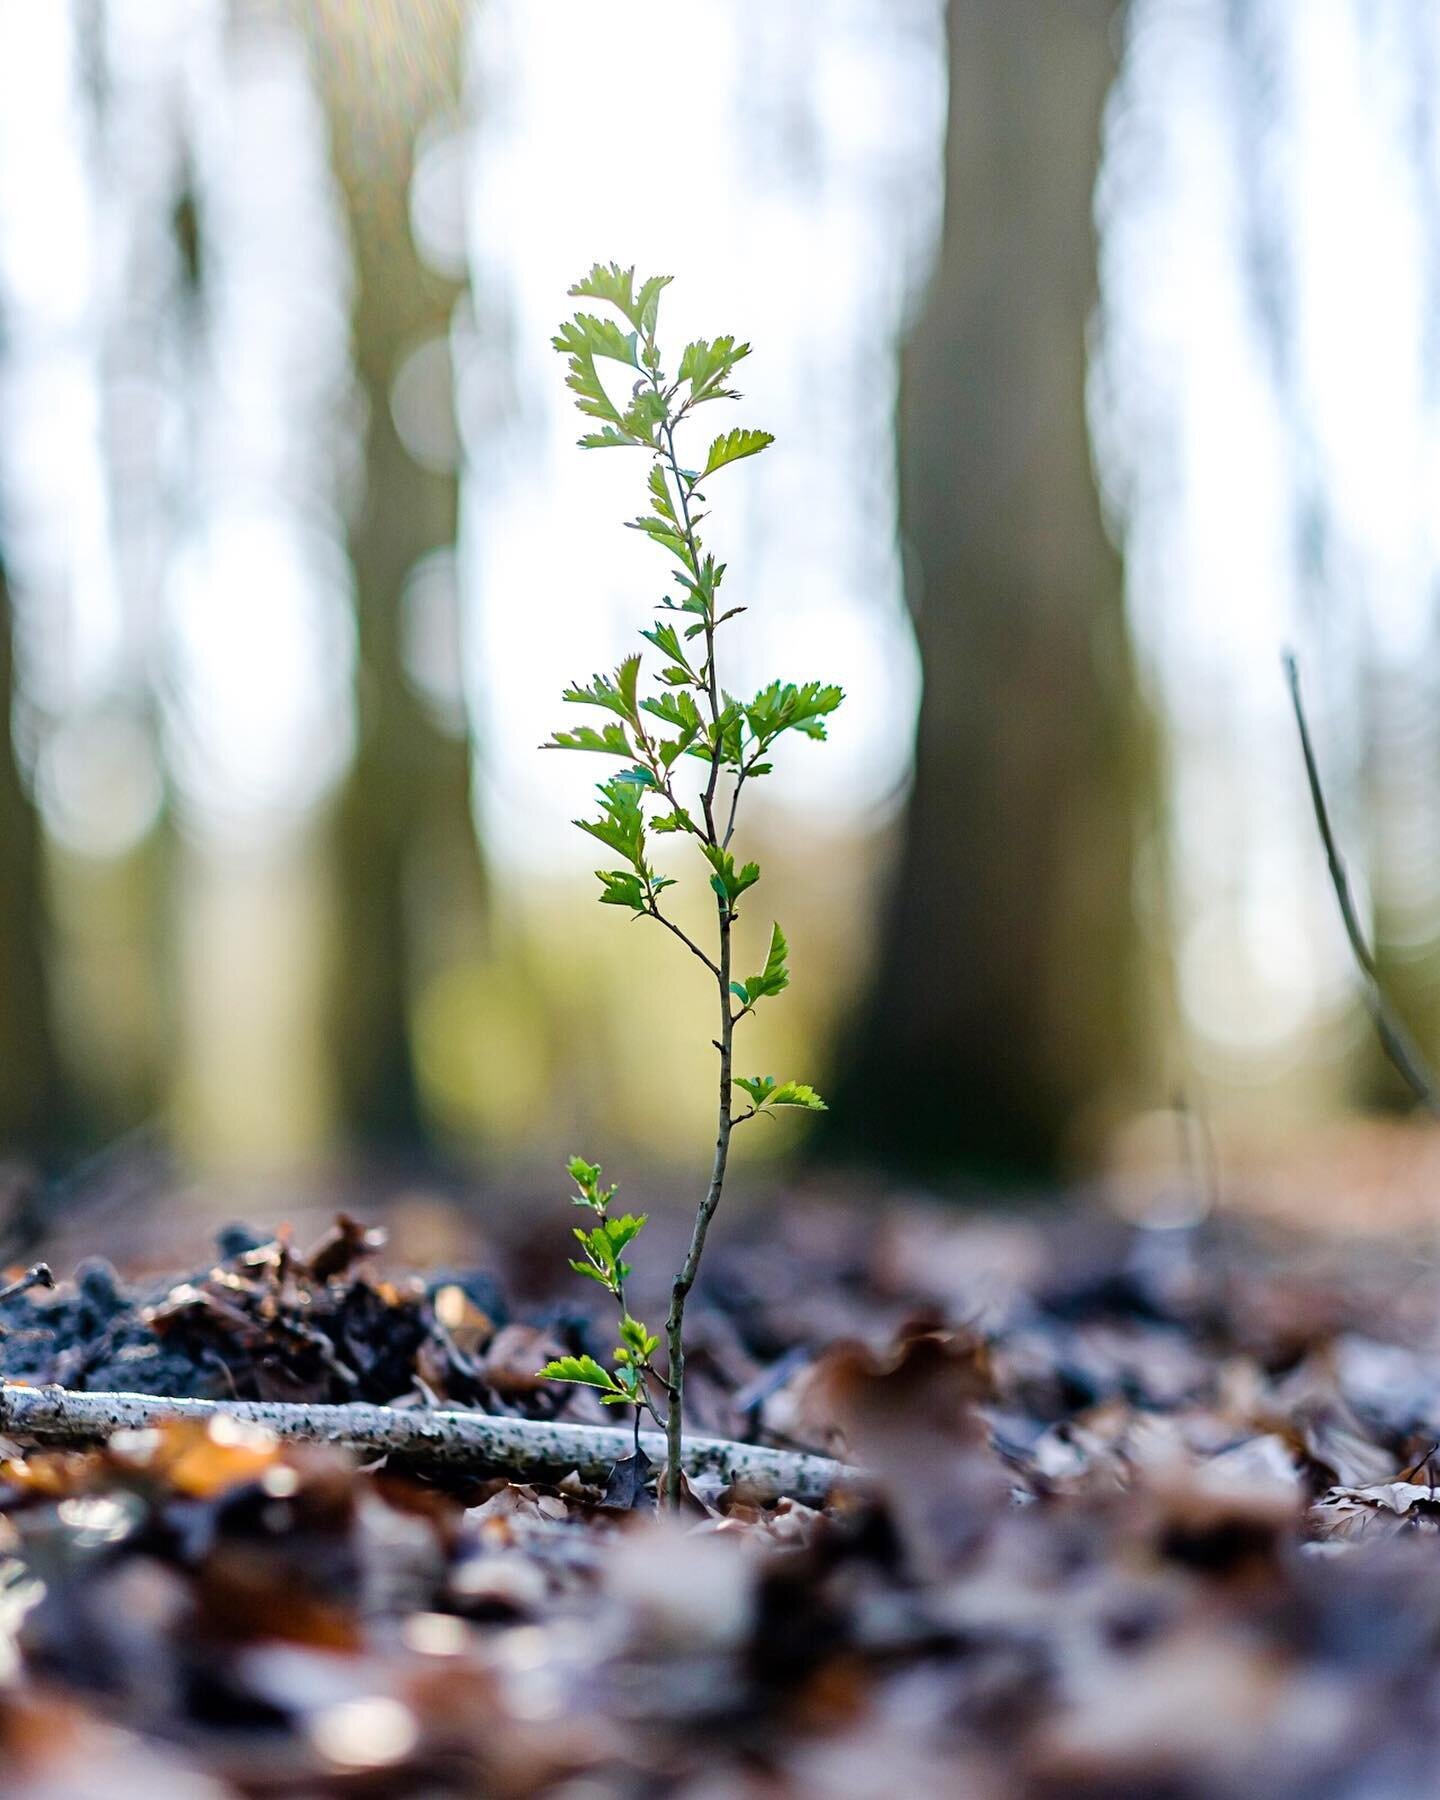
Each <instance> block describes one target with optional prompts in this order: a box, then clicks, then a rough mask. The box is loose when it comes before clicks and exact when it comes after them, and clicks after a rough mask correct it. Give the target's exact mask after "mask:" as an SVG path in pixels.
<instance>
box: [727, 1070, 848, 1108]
mask: <svg viewBox="0 0 1440 1800" xmlns="http://www.w3.org/2000/svg"><path fill="white" fill-rule="evenodd" d="M734 1085H735V1086H736V1087H738V1088H743V1089H744V1090H745V1092H746V1093H747V1094H748V1095H749V1096H750V1098H751V1100H752V1101H753V1102H754V1104H755V1110H756V1112H760V1111H761V1110H762V1109H763V1108H766V1107H773V1106H797V1107H801V1108H803V1110H804V1111H806V1112H827V1111H828V1110H829V1108H828V1107H827V1106H826V1105H825V1102H824V1101H823V1100H822V1099H821V1098H820V1096H819V1095H818V1094H817V1093H816V1092H815V1090H814V1088H812V1087H807V1086H806V1085H805V1083H804V1082H803V1081H782V1082H777V1081H776V1080H775V1077H774V1076H773V1075H751V1076H743V1075H737V1076H736V1078H735V1083H734Z"/></svg>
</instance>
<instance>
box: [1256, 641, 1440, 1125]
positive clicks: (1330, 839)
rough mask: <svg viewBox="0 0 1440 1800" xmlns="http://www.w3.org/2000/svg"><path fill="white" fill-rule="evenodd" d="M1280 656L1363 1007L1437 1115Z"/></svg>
mask: <svg viewBox="0 0 1440 1800" xmlns="http://www.w3.org/2000/svg"><path fill="white" fill-rule="evenodd" d="M1284 660H1285V679H1286V681H1287V683H1288V684H1289V688H1290V701H1291V704H1292V705H1293V707H1294V709H1295V724H1296V726H1297V727H1298V729H1299V732H1300V750H1301V753H1302V755H1303V756H1304V758H1305V776H1306V779H1307V780H1308V782H1309V784H1310V804H1311V806H1312V807H1313V808H1314V810H1315V823H1316V825H1317V826H1318V828H1319V831H1320V841H1321V842H1322V843H1323V844H1324V846H1325V859H1326V861H1327V863H1328V864H1329V867H1330V885H1331V886H1332V887H1333V888H1334V890H1335V899H1336V902H1337V903H1338V905H1339V907H1340V919H1341V923H1342V924H1343V925H1344V927H1345V936H1346V937H1347V938H1348V939H1349V941H1350V950H1351V954H1352V955H1353V956H1354V958H1355V961H1356V963H1357V965H1358V966H1359V969H1360V973H1361V974H1362V976H1363V977H1364V982H1365V1005H1366V1008H1367V1009H1368V1011H1369V1013H1370V1017H1371V1019H1372V1021H1373V1022H1374V1025H1375V1032H1376V1035H1377V1036H1378V1038H1379V1039H1380V1044H1381V1048H1382V1049H1383V1050H1384V1052H1385V1054H1386V1055H1387V1056H1388V1057H1389V1058H1390V1061H1391V1063H1392V1064H1393V1065H1394V1067H1395V1070H1396V1072H1397V1073H1398V1074H1399V1076H1400V1079H1401V1080H1402V1081H1403V1082H1404V1083H1405V1085H1406V1087H1408V1088H1409V1090H1410V1092H1411V1093H1412V1094H1413V1095H1414V1096H1415V1098H1416V1099H1417V1100H1418V1101H1419V1102H1420V1104H1421V1105H1422V1106H1424V1107H1425V1108H1426V1109H1427V1110H1428V1111H1429V1112H1431V1113H1432V1114H1433V1115H1434V1116H1435V1117H1436V1118H1440V1082H1437V1081H1436V1079H1435V1076H1434V1074H1433V1073H1432V1071H1431V1069H1430V1067H1429V1064H1428V1063H1427V1062H1426V1060H1425V1056H1424V1053H1423V1052H1422V1051H1421V1049H1420V1046H1419V1045H1418V1044H1417V1043H1416V1042H1415V1040H1414V1038H1413V1037H1412V1036H1411V1035H1410V1031H1409V1028H1408V1027H1407V1026H1406V1024H1405V1021H1404V1020H1403V1019H1402V1018H1401V1017H1400V1015H1399V1013H1398V1012H1396V1010H1395V1007H1394V1005H1393V1004H1392V1002H1391V1000H1390V997H1389V995H1388V994H1387V993H1386V992H1385V989H1384V987H1383V986H1382V985H1381V981H1380V970H1379V968H1378V966H1377V965H1376V962H1375V955H1374V952H1373V951H1372V950H1371V948H1370V944H1369V941H1368V940H1367V938H1366V936H1365V931H1364V927H1363V926H1362V925H1361V923H1360V914H1359V910H1358V909H1357V907H1356V905H1355V895H1354V892H1353V890H1352V889H1351V886H1350V876H1349V873H1348V872H1347V870H1346V868H1345V859H1344V857H1342V856H1341V854H1340V850H1339V847H1338V845H1337V844H1336V842H1335V833H1334V830H1333V829H1332V827H1331V824H1330V809H1329V807H1328V806H1327V805H1326V803H1325V789H1324V787H1323V785H1322V784H1321V780H1320V768H1319V764H1318V763H1317V762H1316V760H1315V746H1314V744H1313V743H1312V742H1311V738H1310V727H1309V724H1308V723H1307V721H1306V718H1305V706H1304V703H1303V701H1302V700H1301V698H1300V664H1299V662H1298V661H1297V659H1296V657H1295V654H1294V652H1293V651H1288V650H1287V651H1286V653H1285V659H1284Z"/></svg>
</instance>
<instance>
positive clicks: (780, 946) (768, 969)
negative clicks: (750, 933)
mask: <svg viewBox="0 0 1440 1800" xmlns="http://www.w3.org/2000/svg"><path fill="white" fill-rule="evenodd" d="M789 954H790V946H789V944H787V943H786V941H785V933H784V932H783V931H782V930H781V929H780V927H779V925H778V924H777V925H775V926H773V928H772V930H771V933H770V951H769V954H768V955H767V956H766V958H765V967H764V968H763V969H762V970H761V971H760V973H759V974H758V975H752V976H751V977H750V979H749V980H748V981H747V982H746V983H745V992H744V994H743V995H742V996H741V998H742V999H743V1000H744V1003H745V1005H746V1007H747V1008H748V1007H751V1006H753V1005H754V1004H755V1002H756V1001H757V1000H763V999H764V998H765V997H766V996H767V995H770V994H780V993H783V992H784V991H785V989H786V988H787V987H789V985H790V971H789V969H788V968H787V967H786V958H787V957H788V956H789Z"/></svg>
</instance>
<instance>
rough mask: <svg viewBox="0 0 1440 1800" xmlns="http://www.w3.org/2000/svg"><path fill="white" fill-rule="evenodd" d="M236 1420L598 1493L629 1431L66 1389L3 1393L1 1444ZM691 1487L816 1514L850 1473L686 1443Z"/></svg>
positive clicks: (797, 1459) (645, 1441)
mask: <svg viewBox="0 0 1440 1800" xmlns="http://www.w3.org/2000/svg"><path fill="white" fill-rule="evenodd" d="M221 1416H224V1417H226V1418H232V1419H241V1420H244V1421H246V1422H247V1423H249V1424H255V1425H263V1426H265V1427H266V1428H267V1429H268V1430H270V1431H273V1432H274V1433H275V1435H276V1436H277V1437H281V1438H288V1439H292V1440H296V1439H298V1440H301V1441H304V1442H309V1443H321V1444H334V1445H338V1446H340V1447H342V1448H344V1449H348V1450H357V1451H360V1452H362V1453H364V1454H365V1455H367V1456H376V1455H384V1456H397V1457H403V1458H405V1459H406V1460H408V1461H412V1462H423V1463H427V1464H430V1465H432V1466H433V1465H437V1464H438V1465H443V1466H446V1467H450V1468H466V1469H470V1470H472V1471H475V1472H477V1473H479V1472H483V1471H491V1472H494V1473H496V1474H505V1475H520V1476H536V1475H540V1474H542V1473H543V1472H545V1471H549V1470H553V1471H557V1472H564V1471H568V1470H571V1469H573V1470H575V1471H576V1472H577V1474H579V1476H580V1477H581V1479H582V1480H584V1481H590V1482H596V1483H599V1484H602V1485H603V1484H604V1482H605V1481H606V1479H607V1478H608V1476H609V1473H610V1469H611V1466H612V1465H613V1464H614V1463H616V1462H617V1461H619V1459H620V1458H621V1457H624V1456H628V1455H630V1454H631V1451H632V1449H633V1447H634V1444H633V1434H632V1432H631V1431H630V1429H629V1427H628V1426H626V1427H618V1426H611V1425H566V1424H554V1423H551V1422H550V1421H548V1420H541V1419H510V1418H496V1417H492V1416H491V1415H490V1414H487V1413H474V1412H441V1411H437V1410H436V1409H435V1408H433V1407H418V1406H417V1407H415V1408H413V1409H412V1408H407V1407H399V1406H367V1405H364V1404H362V1403H359V1402H355V1403H347V1404H344V1405H334V1406H320V1405H317V1406H300V1405H294V1404H291V1403H289V1402H284V1401H278V1400H223V1401H217V1400H175V1399H168V1398H157V1397H156V1396H154V1395H151V1394H116V1393H95V1394H83V1393H75V1392H72V1391H71V1390H70V1389H69V1388H62V1387H38V1388H35V1387H24V1386H17V1385H14V1384H12V1383H9V1382H4V1383H0V1434H3V1435H4V1436H6V1437H10V1438H15V1439H18V1440H20V1441H21V1442H24V1443H33V1444H42V1445H57V1446H74V1445H79V1444H93V1443H97V1442H100V1441H103V1440H104V1439H107V1438H109V1437H110V1436H111V1434H112V1433H114V1432H117V1431H143V1430H148V1429H149V1428H151V1427H153V1426H156V1425H164V1424H168V1423H170V1422H171V1421H174V1420H182V1419H214V1418H218V1417H221ZM640 1445H641V1448H642V1449H643V1450H644V1451H645V1453H646V1455H647V1456H649V1457H650V1458H651V1459H652V1460H653V1461H654V1462H655V1463H656V1464H657V1465H658V1464H659V1463H661V1462H663V1461H664V1458H665V1439H664V1437H663V1436H662V1435H661V1434H660V1433H659V1432H658V1431H644V1432H641V1434H640ZM683 1466H684V1470H685V1474H686V1475H687V1476H689V1477H690V1479H691V1480H694V1479H696V1478H697V1477H703V1476H716V1475H718V1476H719V1477H720V1478H721V1479H722V1480H723V1481H726V1482H735V1481H743V1482H744V1483H745V1484H746V1486H747V1487H749V1488H750V1489H751V1490H752V1491H753V1492H754V1493H755V1494H756V1495H757V1496H758V1497H760V1498H763V1499H769V1500H776V1499H779V1498H780V1497H781V1496H782V1495H789V1496H790V1497H791V1498H792V1499H795V1500H801V1501H804V1502H805V1503H806V1504H810V1505H813V1504H815V1503H816V1502H818V1501H821V1500H823V1499H824V1498H825V1496H826V1495H827V1494H828V1493H829V1492H830V1490H831V1488H832V1487H834V1486H835V1484H836V1482H837V1481H838V1480H839V1479H840V1478H841V1476H842V1475H844V1474H845V1473H846V1470H845V1469H844V1466H843V1465H842V1464H840V1463H837V1462H832V1461H831V1460H830V1458H829V1457H825V1456H807V1455H802V1454H800V1453H797V1452H795V1451H790V1450H769V1449H766V1448H765V1447H764V1446H762V1445H759V1444H738V1443H733V1442H731V1441H730V1440H729V1439H727V1438H702V1437H688V1436H687V1438H686V1439H685V1448H684V1456H683Z"/></svg>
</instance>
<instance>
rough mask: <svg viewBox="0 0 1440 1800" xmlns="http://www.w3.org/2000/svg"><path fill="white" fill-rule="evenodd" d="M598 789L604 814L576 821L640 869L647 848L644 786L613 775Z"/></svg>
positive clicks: (635, 867)
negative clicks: (642, 800) (643, 807)
mask: <svg viewBox="0 0 1440 1800" xmlns="http://www.w3.org/2000/svg"><path fill="white" fill-rule="evenodd" d="M596 792H597V793H598V794H599V796H600V805H601V809H602V811H601V817H600V818H598V819H576V820H575V823H576V825H578V826H579V828H580V830H581V831H584V832H588V833H589V835H590V836H591V837H593V838H598V839H599V840H600V842H601V843H602V844H607V845H608V846H609V847H610V849H612V850H615V851H618V852H619V854H620V855H621V856H623V857H624V858H625V860H626V861H627V862H628V863H630V864H631V866H632V867H633V868H634V869H635V870H636V871H637V873H638V872H639V870H640V868H641V866H642V862H643V858H644V852H645V819H644V815H643V813H642V812H641V790H640V789H639V788H638V787H636V785H635V784H634V783H633V782H629V781H623V780H620V779H619V778H618V777H612V778H611V779H610V780H609V781H602V782H601V783H600V785H599V786H598V788H597V789H596ZM602 879H603V877H602Z"/></svg>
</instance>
